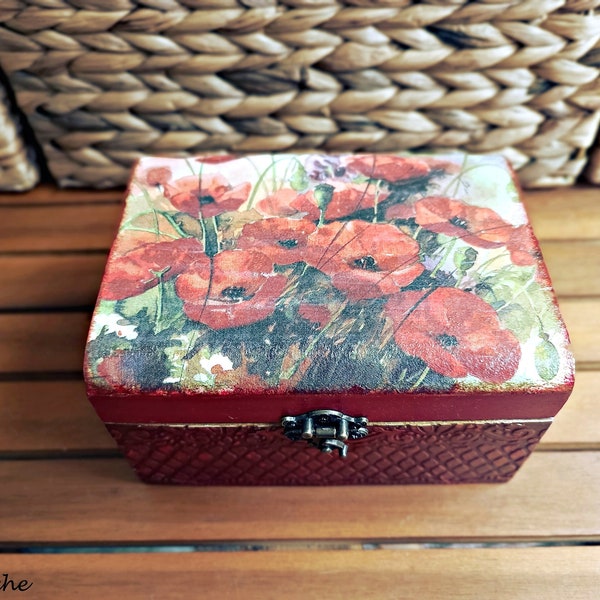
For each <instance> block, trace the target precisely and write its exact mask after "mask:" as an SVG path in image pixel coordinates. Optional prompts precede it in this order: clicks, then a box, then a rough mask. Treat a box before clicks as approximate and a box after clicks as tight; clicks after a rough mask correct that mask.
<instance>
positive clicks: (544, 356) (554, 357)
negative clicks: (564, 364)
mask: <svg viewBox="0 0 600 600" xmlns="http://www.w3.org/2000/svg"><path fill="white" fill-rule="evenodd" d="M559 366H560V355H559V353H558V350H557V349H556V347H555V346H554V344H553V343H552V342H551V341H550V340H546V339H542V340H541V341H540V343H539V344H538V345H537V347H536V349H535V368H536V370H537V372H538V373H539V376H540V377H541V378H542V379H544V380H545V381H549V380H550V379H554V377H556V375H557V373H558V369H559Z"/></svg>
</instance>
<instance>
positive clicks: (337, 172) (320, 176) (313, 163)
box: [304, 154, 350, 181]
mask: <svg viewBox="0 0 600 600" xmlns="http://www.w3.org/2000/svg"><path fill="white" fill-rule="evenodd" d="M304 167H305V169H306V172H307V174H308V176H309V177H310V178H311V179H312V180H313V181H327V180H328V179H332V178H335V179H336V180H338V181H350V177H349V176H348V175H347V173H346V168H345V167H344V166H343V165H342V162H341V160H340V158H339V156H323V155H320V154H315V155H311V156H309V157H308V158H307V159H306V162H305V163H304Z"/></svg>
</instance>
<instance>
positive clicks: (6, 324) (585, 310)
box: [0, 298, 600, 373]
mask: <svg viewBox="0 0 600 600" xmlns="http://www.w3.org/2000/svg"><path fill="white" fill-rule="evenodd" d="M560 306H561V310H562V313H563V316H564V318H565V321H566V323H567V327H568V329H569V332H570V335H571V341H572V347H573V352H574V354H575V358H576V360H577V361H579V362H580V363H588V364H589V363H591V364H596V365H597V364H600V298H575V299H573V298H567V299H563V300H561V302H560ZM89 318H90V315H89V314H87V313H79V312H73V313H47V314H45V313H30V314H11V313H7V314H0V339H1V340H2V345H0V373H2V372H4V373H6V372H36V371H78V370H80V369H81V364H82V356H83V346H84V343H85V338H86V336H87V327H88V323H89ZM57 350H60V352H57Z"/></svg>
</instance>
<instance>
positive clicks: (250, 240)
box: [237, 217, 317, 265]
mask: <svg viewBox="0 0 600 600" xmlns="http://www.w3.org/2000/svg"><path fill="white" fill-rule="evenodd" d="M316 229H317V226H316V225H315V224H314V223H313V222H312V221H308V220H307V219H283V218H277V217H275V218H272V219H262V220H260V221H256V222H255V223H248V225H245V226H244V229H243V230H242V235H241V237H240V238H239V239H238V241H237V247H238V248H242V249H248V250H251V249H253V248H254V249H256V250H260V251H261V252H263V253H264V254H266V255H267V256H269V257H270V258H271V259H272V260H273V262H275V263H277V264H279V265H289V264H292V263H295V262H299V261H301V260H306V256H307V252H308V236H309V235H310V234H311V233H313V232H314V231H316Z"/></svg>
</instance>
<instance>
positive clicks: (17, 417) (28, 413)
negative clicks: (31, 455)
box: [0, 381, 116, 453]
mask: <svg viewBox="0 0 600 600" xmlns="http://www.w3.org/2000/svg"><path fill="white" fill-rule="evenodd" d="M0 423H1V425H0V429H1V431H2V435H0V452H17V453H18V452H21V453H23V452H36V451H37V452H42V451H46V452H48V451H50V452H57V451H86V452H90V451H94V450H107V449H111V450H112V449H115V448H116V445H115V443H114V441H113V439H112V438H111V437H110V435H109V434H108V432H107V431H106V429H105V428H104V425H103V424H102V422H101V421H100V419H99V418H98V416H97V415H96V413H95V412H94V409H93V408H92V406H91V404H90V403H89V402H88V399H87V398H86V395H85V386H84V384H83V381H37V382H32V381H19V382H18V381H6V382H0Z"/></svg>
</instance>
